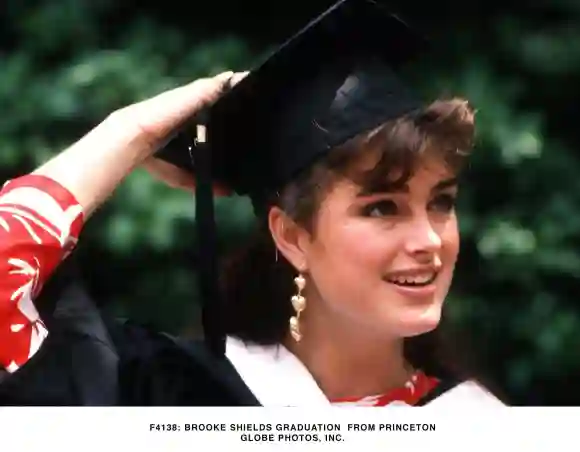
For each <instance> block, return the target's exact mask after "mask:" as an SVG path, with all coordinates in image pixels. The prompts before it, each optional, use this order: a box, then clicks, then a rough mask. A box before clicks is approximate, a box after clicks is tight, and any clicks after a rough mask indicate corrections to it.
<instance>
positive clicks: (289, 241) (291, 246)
mask: <svg viewBox="0 0 580 452" xmlns="http://www.w3.org/2000/svg"><path fill="white" fill-rule="evenodd" d="M268 227H269V229H270V234H271V235H272V239H273V240H274V244H275V246H276V248H278V251H279V252H280V253H281V254H282V255H283V256H284V257H285V258H286V260H288V262H290V264H291V265H292V266H293V267H294V268H296V270H297V271H299V272H305V271H306V270H307V262H308V248H309V247H308V245H309V243H310V234H309V233H308V231H307V230H306V229H304V228H303V227H301V226H300V225H298V224H296V222H295V221H294V220H292V219H291V218H290V217H289V216H288V215H287V214H286V213H285V212H284V211H283V210H282V209H280V208H279V207H272V208H271V209H270V211H269V212H268Z"/></svg>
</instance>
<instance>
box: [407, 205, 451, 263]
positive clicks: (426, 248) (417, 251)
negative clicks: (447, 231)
mask: <svg viewBox="0 0 580 452" xmlns="http://www.w3.org/2000/svg"><path fill="white" fill-rule="evenodd" d="M433 226H434V225H433V223H432V221H431V219H430V218H429V216H428V215H421V216H417V217H415V218H414V219H413V221H412V222H409V224H408V228H409V229H408V234H407V240H406V249H407V252H408V253H409V254H411V255H428V256H430V257H432V256H433V255H434V254H437V253H438V252H439V251H440V249H441V245H442V240H441V236H440V234H439V233H438V232H437V230H436V228H434V227H433Z"/></svg>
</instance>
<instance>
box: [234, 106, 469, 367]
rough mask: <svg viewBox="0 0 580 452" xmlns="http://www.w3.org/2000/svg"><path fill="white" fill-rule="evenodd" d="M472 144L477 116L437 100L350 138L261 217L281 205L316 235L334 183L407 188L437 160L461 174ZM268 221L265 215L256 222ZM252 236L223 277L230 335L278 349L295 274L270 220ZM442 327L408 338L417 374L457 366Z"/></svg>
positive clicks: (265, 208) (267, 205) (290, 186)
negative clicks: (367, 161)
mask: <svg viewBox="0 0 580 452" xmlns="http://www.w3.org/2000/svg"><path fill="white" fill-rule="evenodd" d="M473 137H474V112H473V110H472V109H471V108H470V106H469V104H468V103H467V102H466V101H465V100H462V99H451V100H438V101H436V102H434V103H432V104H431V105H429V106H428V107H426V108H424V109H422V110H420V111H417V112H414V113H412V114H409V115H406V116H403V117H401V118H398V119H396V120H393V121H389V122H387V123H385V124H383V125H381V126H380V127H378V128H376V129H374V130H372V131H371V132H368V133H365V134H362V135H360V136H358V137H355V138H353V139H352V140H350V141H349V142H347V143H346V144H344V145H343V146H340V147H338V148H336V149H334V150H332V151H331V152H330V153H329V154H328V155H327V156H325V157H324V158H323V159H321V160H320V161H317V162H316V163H315V164H314V165H312V167H310V168H309V169H308V170H306V171H304V172H303V173H302V174H300V175H298V176H297V177H296V178H295V180H294V181H292V182H291V183H290V184H288V186H286V187H285V188H284V189H283V190H281V192H280V194H279V196H274V197H272V198H271V199H270V200H269V201H268V202H267V203H265V205H264V206H263V209H261V211H262V212H264V213H267V212H268V210H269V208H270V207H272V206H274V205H276V206H279V207H280V208H281V209H282V210H284V211H285V212H286V214H288V215H289V217H290V218H292V219H293V220H294V221H295V222H296V223H298V224H300V225H301V226H303V227H305V228H307V229H308V230H310V232H312V233H315V231H314V229H315V227H314V220H315V219H316V215H317V212H318V209H319V206H320V203H321V201H322V200H323V199H324V196H325V194H326V193H328V191H329V190H330V189H332V187H333V183H335V182H336V181H337V180H340V179H341V178H349V179H351V180H353V181H354V182H356V183H357V184H359V185H361V186H362V187H364V188H374V187H376V186H384V185H385V184H389V185H404V184H405V183H406V182H407V181H408V180H409V178H410V177H412V175H413V173H414V171H415V170H416V168H417V166H418V165H419V164H420V163H421V162H423V161H424V159H425V157H431V156H433V157H437V158H441V159H443V161H444V162H445V163H446V164H447V165H448V166H449V168H450V169H451V170H452V171H453V172H455V173H458V172H459V171H460V170H461V168H462V166H463V163H464V162H465V159H466V157H467V156H468V155H469V153H470V151H471V148H472V143H473ZM369 152H372V153H374V154H373V155H374V156H375V157H376V164H375V165H374V167H372V168H371V169H368V170H365V171H361V170H360V165H357V163H358V162H360V161H361V158H362V157H364V156H368V155H369V154H368V153H369ZM259 216H260V217H265V216H266V215H259ZM260 219H261V220H262V221H261V223H260V226H259V228H258V229H257V231H256V233H255V237H253V239H252V240H251V241H250V242H249V243H248V244H247V246H246V248H245V249H243V250H241V251H240V252H239V253H238V254H236V255H235V256H234V257H233V258H231V259H230V260H229V261H228V262H227V264H226V266H225V273H224V275H223V276H224V278H223V282H224V291H225V301H226V303H227V309H226V312H227V318H226V325H225V327H226V331H227V334H228V335H231V336H236V337H238V338H240V339H242V340H245V341H248V342H252V343H257V344H261V345H272V344H279V343H281V342H282V341H283V340H284V339H285V338H286V336H287V333H288V319H289V318H290V316H292V315H293V312H292V306H291V304H290V298H291V296H292V295H293V294H294V284H293V279H294V276H295V275H296V270H295V269H294V268H293V267H292V266H291V265H290V264H289V263H288V262H287V261H286V260H285V259H284V258H282V256H280V258H278V259H276V258H275V257H276V249H275V245H274V243H273V240H272V237H271V235H270V232H269V230H268V227H267V224H266V222H265V221H263V220H265V218H260ZM440 329H441V328H438V329H437V330H435V331H434V332H432V333H429V334H426V335H423V336H420V337H417V338H411V339H408V340H407V341H406V343H405V353H406V355H407V359H409V360H410V362H411V363H412V364H413V365H414V366H416V367H419V368H422V369H425V370H428V371H432V372H437V373H445V374H447V373H449V372H451V367H453V362H454V361H453V359H447V358H445V357H444V356H443V355H442V354H441V353H440V352H441V350H442V349H443V348H445V346H444V345H443V344H442V343H441V340H440V339H441V337H440V336H441V334H440Z"/></svg>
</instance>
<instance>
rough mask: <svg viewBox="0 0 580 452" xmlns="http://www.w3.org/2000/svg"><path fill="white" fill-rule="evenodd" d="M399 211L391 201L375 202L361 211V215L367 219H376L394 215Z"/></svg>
mask: <svg viewBox="0 0 580 452" xmlns="http://www.w3.org/2000/svg"><path fill="white" fill-rule="evenodd" d="M398 211H399V209H398V207H397V204H396V203H395V202H394V201H391V200H383V201H377V202H373V203H371V204H369V205H368V206H366V207H365V208H364V210H363V214H364V215H365V216H368V217H373V218H378V217H385V216H391V215H396V214H397V213H398Z"/></svg>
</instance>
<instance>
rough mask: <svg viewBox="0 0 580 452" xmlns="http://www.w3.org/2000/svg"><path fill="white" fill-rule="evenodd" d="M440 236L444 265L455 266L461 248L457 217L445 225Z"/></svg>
mask: <svg viewBox="0 0 580 452" xmlns="http://www.w3.org/2000/svg"><path fill="white" fill-rule="evenodd" d="M439 236H440V237H441V254H442V256H441V257H442V258H443V259H444V260H445V262H443V264H446V263H448V264H452V265H455V261H456V260H457V256H458V254H459V246H460V237H459V228H458V225H457V218H456V217H455V216H454V217H453V218H451V219H450V220H449V221H448V222H447V223H446V224H445V227H444V228H443V229H442V231H441V232H440V234H439Z"/></svg>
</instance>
